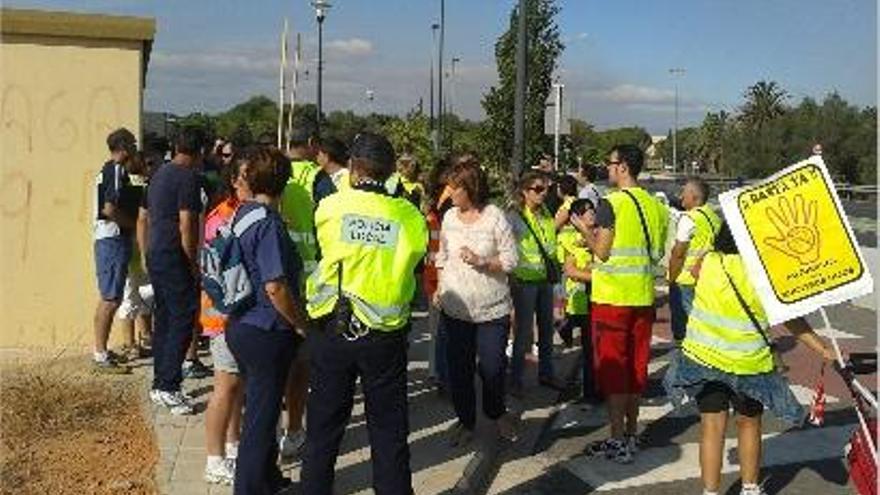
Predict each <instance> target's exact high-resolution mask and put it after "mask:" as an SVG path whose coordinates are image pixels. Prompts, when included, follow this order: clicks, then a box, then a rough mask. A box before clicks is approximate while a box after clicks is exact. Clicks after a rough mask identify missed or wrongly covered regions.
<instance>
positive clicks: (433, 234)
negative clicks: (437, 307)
mask: <svg viewBox="0 0 880 495" xmlns="http://www.w3.org/2000/svg"><path fill="white" fill-rule="evenodd" d="M426 219H427V221H428V233H429V235H430V236H429V238H428V256H427V257H426V258H425V269H424V271H423V272H422V289H423V290H424V291H425V295H426V296H428V298H429V299H430V298H431V297H433V296H434V293H435V292H437V284H438V280H439V278H438V276H437V265H436V264H435V261H436V259H437V253H438V252H439V251H440V212H438V211H437V210H433V209H432V210H431V211H429V212H428V214H427V216H426Z"/></svg>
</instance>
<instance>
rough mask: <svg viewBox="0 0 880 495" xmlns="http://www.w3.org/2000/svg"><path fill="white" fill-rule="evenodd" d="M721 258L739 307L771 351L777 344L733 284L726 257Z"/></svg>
mask: <svg viewBox="0 0 880 495" xmlns="http://www.w3.org/2000/svg"><path fill="white" fill-rule="evenodd" d="M718 256H719V257H720V259H719V262H720V263H721V271H723V272H724V275H725V276H727V282H728V283H730V287H731V288H732V289H733V294H734V295H735V296H736V300H737V301H739V305H740V306H742V309H743V311H745V313H746V315H748V317H749V320H751V322H752V325H754V327H755V330H757V331H758V333H759V334H761V338H763V339H764V343H765V344H767V347H769V348H770V349H774V348H775V344H773V342H772V341H771V340H770V337H769V336H767V333H766V332H765V331H764V327H763V326H761V324H760V323H758V318H757V317H756V316H755V313H754V312H753V311H752V308H750V307H749V305H748V304H746V300H745V299H744V298H743V296H742V293H740V291H739V289H738V288H737V287H736V284H735V283H733V277H731V276H730V273H728V272H727V268H725V267H724V255H723V254H719V255H718Z"/></svg>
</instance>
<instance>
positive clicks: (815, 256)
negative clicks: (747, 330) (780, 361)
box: [719, 156, 873, 324]
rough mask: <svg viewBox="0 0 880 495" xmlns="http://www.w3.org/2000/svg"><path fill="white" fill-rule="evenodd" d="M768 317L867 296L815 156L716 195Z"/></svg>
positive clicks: (850, 239) (864, 274)
mask: <svg viewBox="0 0 880 495" xmlns="http://www.w3.org/2000/svg"><path fill="white" fill-rule="evenodd" d="M719 199H720V202H721V209H722V210H723V211H724V217H725V219H726V220H727V222H728V224H729V225H730V229H731V231H732V233H733V236H734V239H736V244H737V247H739V250H740V253H741V254H742V257H743V261H744V262H745V264H746V267H747V268H748V270H749V274H750V275H751V276H752V278H751V280H752V283H753V284H754V286H755V288H756V289H757V291H758V295H759V297H760V298H761V302H762V303H763V305H764V308H765V309H766V311H767V316H768V318H769V320H770V322H771V323H773V324H776V323H781V322H783V321H786V320H789V319H791V318H794V317H797V316H802V315H805V314H808V313H811V312H813V311H816V310H817V309H819V308H820V307H822V306H826V305H830V304H837V303H840V302H843V301H847V300H849V299H853V298H855V297H859V296H862V295H865V294H868V293H870V292H871V290H872V289H873V282H872V280H871V275H870V273H869V272H868V266H867V265H866V263H865V260H864V257H863V256H862V253H861V251H860V249H859V246H858V243H857V242H856V239H855V236H854V235H853V232H852V228H850V225H849V221H848V220H847V218H846V214H845V212H844V211H843V208H842V207H841V204H840V200H839V198H838V197H837V193H836V191H835V189H834V184H833V183H832V181H831V177H830V176H829V174H828V170H827V169H826V167H825V163H824V162H823V161H822V158H821V157H819V156H814V157H812V158H809V159H807V160H804V161H802V162H800V163H797V164H795V165H792V166H790V167H788V168H786V169H784V170H781V171H780V172H778V173H776V174H774V175H772V176H770V177H768V178H767V179H765V180H762V181H760V182H758V183H756V184H752V185H749V186H746V187H742V188H739V189H734V190H732V191H728V192H726V193H724V194H722V195H721V196H720V197H719Z"/></svg>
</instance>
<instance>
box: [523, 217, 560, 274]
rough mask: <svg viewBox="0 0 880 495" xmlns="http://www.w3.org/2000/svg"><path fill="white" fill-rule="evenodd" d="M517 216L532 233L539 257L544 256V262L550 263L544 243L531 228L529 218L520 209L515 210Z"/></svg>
mask: <svg viewBox="0 0 880 495" xmlns="http://www.w3.org/2000/svg"><path fill="white" fill-rule="evenodd" d="M517 213H518V214H519V217H520V218H522V221H523V223H524V224H526V228H527V229H529V232H530V233H531V234H532V237H534V238H535V241H536V242H537V244H538V251H540V252H541V257H543V258H544V262H545V263H552V258H550V256H549V255H548V254H547V251H546V250H545V249H544V244H543V243H542V242H541V238H540V237H538V234H537V233H536V232H535V229H533V228H532V225H531V224H530V223H529V220H528V219H527V218H526V216H525V215H523V213H522V212H521V211H517Z"/></svg>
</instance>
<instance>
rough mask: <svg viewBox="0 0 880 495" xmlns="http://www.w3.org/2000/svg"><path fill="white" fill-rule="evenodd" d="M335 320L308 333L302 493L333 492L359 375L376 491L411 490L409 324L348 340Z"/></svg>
mask: <svg viewBox="0 0 880 495" xmlns="http://www.w3.org/2000/svg"><path fill="white" fill-rule="evenodd" d="M331 321H332V319H326V320H324V321H323V322H322V324H321V327H322V328H321V329H319V330H317V331H313V332H311V333H310V334H309V336H308V342H309V344H308V346H309V355H310V358H311V369H310V375H309V387H310V390H309V400H308V405H307V407H308V409H307V411H308V412H307V415H308V418H309V419H308V421H309V425H308V428H307V429H306V451H305V457H304V459H303V467H302V490H303V493H304V494H306V495H330V494H332V493H333V478H334V472H333V471H334V466H335V465H336V456H337V455H338V453H339V444H340V442H341V441H342V436H343V434H344V433H345V427H346V425H347V424H348V422H349V420H350V419H351V409H352V406H353V405H354V392H355V382H356V380H357V378H358V377H360V379H361V386H362V388H363V392H364V401H365V406H366V418H367V431H368V432H369V435H370V455H371V458H372V461H373V489H374V490H375V492H376V493H377V494H378V495H408V494H411V493H412V473H411V471H410V466H409V458H410V457H409V445H407V435H408V434H409V416H408V411H407V397H406V363H407V357H406V352H407V346H408V343H407V340H406V339H407V333H408V330H409V328H408V327H407V328H405V329H403V330H400V331H396V332H394V333H390V334H388V333H382V332H376V331H373V332H370V334H368V335H367V336H365V337H361V338H360V339H358V340H356V341H354V342H349V341H347V340H346V339H345V338H344V337H342V336H340V335H337V334H336V333H335V332H334V330H333V326H332V323H330V322H331Z"/></svg>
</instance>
